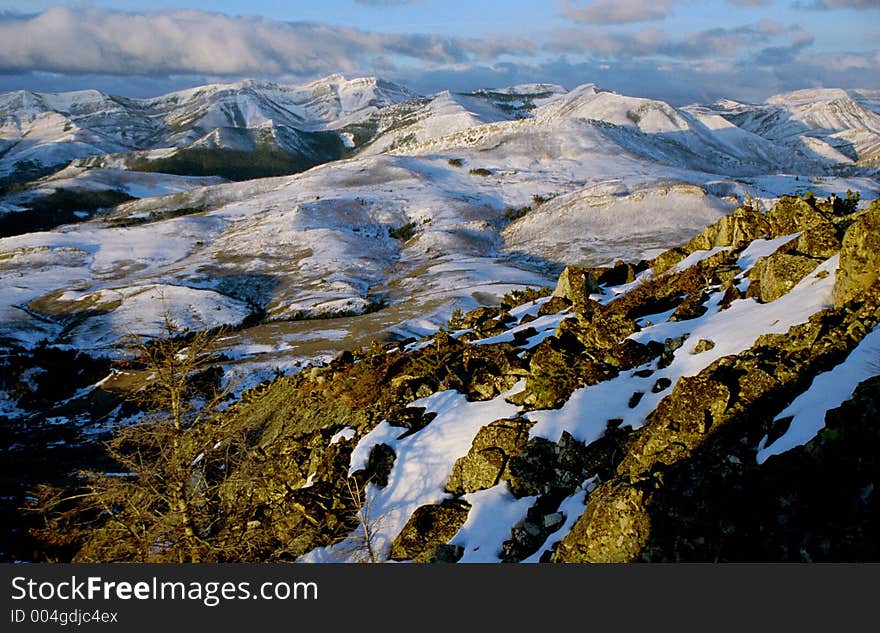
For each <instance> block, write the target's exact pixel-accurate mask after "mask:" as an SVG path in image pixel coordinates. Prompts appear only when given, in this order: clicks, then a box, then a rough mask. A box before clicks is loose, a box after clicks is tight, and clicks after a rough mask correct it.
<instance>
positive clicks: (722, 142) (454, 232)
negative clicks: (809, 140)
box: [0, 76, 880, 355]
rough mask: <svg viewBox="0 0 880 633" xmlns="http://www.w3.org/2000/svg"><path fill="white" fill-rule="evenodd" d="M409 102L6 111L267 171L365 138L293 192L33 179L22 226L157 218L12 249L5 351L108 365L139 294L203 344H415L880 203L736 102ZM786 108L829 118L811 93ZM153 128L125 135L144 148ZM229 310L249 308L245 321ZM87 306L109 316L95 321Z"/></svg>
mask: <svg viewBox="0 0 880 633" xmlns="http://www.w3.org/2000/svg"><path fill="white" fill-rule="evenodd" d="M822 95H824V93H821V94H820V96H822ZM410 96H411V95H409V94H408V93H407V92H406V91H405V90H404V89H401V88H397V87H395V86H393V85H391V84H387V83H386V82H382V81H380V80H375V79H363V80H352V81H345V80H343V79H342V78H341V77H338V76H337V77H331V78H329V79H327V80H323V81H320V82H315V83H313V84H309V85H307V86H304V87H302V86H301V87H296V88H282V87H278V86H272V85H268V84H262V83H255V82H245V83H242V84H235V85H232V86H207V87H204V88H199V89H193V90H189V91H182V92H178V93H174V94H172V95H167V96H165V97H161V98H159V99H154V100H146V101H138V102H131V101H118V100H113V99H111V98H108V97H105V96H103V95H100V94H99V93H77V94H74V95H67V96H65V97H64V98H62V97H60V96H50V97H48V98H46V97H40V96H39V95H36V96H34V95H30V96H29V95H28V94H27V93H16V95H15V96H14V98H13V97H10V96H9V95H7V96H6V101H5V103H7V104H9V103H11V102H12V101H16V104H17V106H16V107H18V108H19V111H20V112H19V114H18V115H16V116H17V117H18V118H17V119H15V120H16V121H19V122H20V125H22V126H24V125H26V122H27V121H28V120H36V119H39V118H40V116H43V115H42V114H39V112H43V111H44V110H46V109H47V108H49V107H50V106H51V107H54V108H55V109H56V110H59V111H61V110H63V111H64V112H66V113H67V115H66V116H69V117H70V120H80V119H82V120H87V121H91V123H89V129H90V130H94V129H97V128H98V126H97V124H96V123H94V121H96V120H97V121H102V120H103V119H102V117H101V116H98V115H97V114H95V112H98V111H101V112H104V111H106V112H107V113H108V114H107V115H106V116H111V115H112V116H123V114H121V113H123V112H131V111H132V109H133V108H140V109H141V111H149V112H159V113H160V115H156V116H155V117H154V118H151V119H149V121H150V122H151V123H150V124H151V125H157V126H158V129H162V130H165V131H166V133H167V131H168V130H169V129H170V127H175V129H177V131H175V132H173V133H171V136H174V138H176V139H178V140H179V141H180V142H181V143H186V144H187V145H186V147H187V148H188V150H187V151H191V152H193V151H201V152H203V153H202V154H200V156H202V157H210V156H211V152H213V151H214V150H215V149H216V148H227V149H228V148H234V149H235V150H236V151H240V152H242V153H243V154H244V155H247V156H258V154H255V152H258V149H259V147H260V146H261V145H260V144H261V143H262V142H263V141H262V140H261V139H262V138H263V137H264V136H272V138H273V139H274V141H273V142H274V143H275V144H276V146H281V145H283V146H284V147H287V148H293V149H296V148H299V149H300V150H302V151H306V150H308V149H309V148H310V147H312V146H311V145H309V144H308V143H307V142H304V144H301V145H298V144H297V143H298V142H299V141H300V140H301V139H302V138H304V137H303V136H301V135H311V134H332V135H336V136H337V137H339V135H345V134H349V135H350V136H349V137H346V138H348V140H349V142H350V146H351V157H350V158H348V159H345V160H338V161H332V162H329V163H326V164H323V165H320V166H317V167H315V168H312V169H310V170H308V171H306V172H304V173H299V174H296V175H292V176H284V177H279V178H270V179H257V180H251V181H247V182H241V183H229V184H217V181H216V180H215V181H210V180H205V179H199V178H180V177H177V176H175V177H170V176H169V177H168V178H167V179H165V180H163V179H162V178H160V177H158V176H156V175H153V176H150V175H148V174H144V173H141V172H138V171H127V170H126V168H127V167H130V160H131V157H132V155H133V154H132V153H131V152H128V153H117V154H103V155H99V156H96V157H92V158H88V159H82V160H79V161H77V162H76V163H75V164H74V165H71V166H69V167H67V168H65V169H64V170H62V171H60V172H58V173H57V174H56V175H54V176H52V177H48V178H45V179H43V180H41V181H37V182H35V183H34V184H33V186H32V188H31V189H29V190H27V191H25V192H23V193H17V194H15V195H14V196H11V197H8V198H7V200H8V201H11V202H7V205H10V206H9V208H10V209H11V208H15V209H18V213H21V214H26V213H28V211H27V205H28V204H29V203H28V198H27V196H29V195H36V194H37V193H39V194H40V195H43V194H42V193H40V192H43V193H47V192H51V191H53V190H54V189H56V188H63V189H72V190H84V191H87V192H89V191H97V190H99V187H104V188H105V190H106V189H110V190H120V191H122V192H124V193H125V194H126V195H129V196H134V197H139V198H143V199H142V200H139V201H133V202H129V203H125V204H121V205H119V206H118V207H117V208H116V209H115V210H114V211H112V212H111V213H109V214H106V213H105V214H99V215H98V216H96V217H95V218H94V219H92V220H90V221H87V222H82V223H80V224H77V225H70V226H67V227H63V228H61V229H59V230H56V231H51V232H45V233H27V234H23V235H18V236H16V237H9V238H7V239H4V240H0V252H4V253H11V254H12V255H10V258H11V259H10V260H9V261H10V262H13V263H12V264H10V265H9V266H6V267H4V268H3V269H2V270H0V277H2V278H3V280H4V284H6V287H7V288H8V291H7V292H5V293H4V295H3V297H2V299H0V333H2V335H3V336H5V337H8V338H9V339H10V340H12V341H16V342H18V343H20V344H26V345H33V344H34V343H36V342H37V341H39V340H41V339H44V338H45V339H48V340H49V341H57V342H59V343H64V344H72V345H74V346H76V347H79V346H87V347H89V348H92V349H93V351H94V352H95V353H111V352H112V350H113V348H114V347H115V346H116V345H118V344H119V343H120V342H121V341H122V339H123V338H124V333H126V332H129V331H140V332H141V333H144V334H149V333H150V332H152V331H153V330H154V329H155V327H154V326H156V324H157V323H159V321H157V320H156V319H157V318H158V316H160V313H161V311H160V310H158V308H157V310H155V311H152V312H151V311H149V310H147V311H143V310H140V309H139V310H129V309H127V308H126V307H125V304H126V303H127V302H129V301H132V300H135V299H136V298H137V297H140V296H141V295H140V294H138V293H136V292H135V293H133V292H132V289H133V288H143V287H149V288H154V289H155V288H163V287H172V286H173V287H175V288H177V290H175V291H174V292H173V293H172V292H168V293H166V298H165V300H166V302H167V304H168V307H169V308H171V309H173V310H183V311H186V310H188V308H187V306H189V305H199V306H202V305H203V304H204V309H203V308H202V307H200V308H199V309H198V310H197V312H198V314H199V315H201V316H200V318H204V319H205V322H204V325H205V326H206V327H213V326H216V325H221V324H222V323H223V322H224V321H223V319H224V318H226V317H230V315H233V314H235V315H237V316H236V318H235V319H233V321H234V322H238V321H241V320H243V319H245V317H247V318H248V319H249V320H251V321H252V320H253V319H260V320H262V321H263V322H264V323H272V324H279V323H286V324H291V323H297V324H299V323H300V322H301V320H302V319H313V318H319V317H338V318H339V320H337V321H336V322H335V323H336V327H335V328H334V329H336V330H337V335H339V336H341V337H342V338H343V339H344V340H346V341H348V342H349V343H353V342H354V340H355V339H357V341H358V342H360V341H362V340H364V339H368V338H369V337H370V336H372V335H375V334H376V333H377V332H379V331H382V332H383V333H388V332H392V333H394V334H395V335H399V336H408V335H410V334H420V333H423V332H424V331H426V330H430V329H431V327H436V324H437V323H438V322H440V321H442V320H443V319H445V318H446V317H448V314H449V313H450V312H451V310H452V308H453V307H454V306H456V305H459V306H461V307H474V306H475V305H478V304H479V303H481V302H483V301H487V300H495V299H497V298H498V297H499V296H500V295H501V294H503V293H504V292H507V291H508V290H510V289H511V287H515V286H519V287H522V286H525V285H529V284H532V285H534V284H537V285H541V284H542V283H543V282H544V281H545V280H546V279H547V278H548V275H550V276H552V275H554V274H556V273H557V272H558V270H559V269H560V268H561V267H562V266H564V265H566V264H578V265H598V264H602V263H606V262H608V261H609V260H611V259H613V258H625V259H631V260H635V261H637V260H638V259H640V258H645V257H648V256H649V255H650V254H651V253H652V252H655V251H657V250H658V249H663V248H666V247H668V246H669V245H670V244H672V243H676V242H678V241H681V240H683V239H686V238H687V237H688V235H689V234H690V233H691V232H693V231H696V230H697V229H698V228H699V227H701V226H703V225H705V224H707V223H710V222H712V221H713V220H714V219H715V218H717V217H718V216H719V215H722V214H724V213H726V212H728V211H730V210H731V209H732V208H733V207H734V206H735V205H736V204H737V202H738V201H740V200H742V199H743V198H744V197H745V196H753V197H756V198H763V199H768V200H772V199H774V198H776V197H778V196H779V195H782V194H797V193H805V192H806V191H807V190H812V191H813V192H814V193H815V194H816V195H817V196H830V195H832V194H837V193H842V192H845V191H846V190H847V189H852V190H854V191H860V192H861V193H862V195H863V199H864V200H868V199H870V198H872V197H875V196H876V194H877V191H878V189H880V185H878V182H877V180H876V176H875V172H874V171H872V170H871V168H869V167H865V166H858V165H852V164H848V167H847V170H848V172H840V173H839V166H840V165H839V164H838V163H833V162H829V161H827V160H825V159H823V160H818V159H815V158H805V157H803V156H797V155H796V153H795V152H792V151H791V150H790V149H787V146H786V145H785V143H784V142H782V141H779V139H782V138H783V136H781V135H767V133H766V131H764V134H765V136H761V135H759V134H758V133H757V132H759V131H762V130H763V128H762V129H758V128H757V127H756V128H755V129H756V130H757V131H750V130H747V129H745V128H743V127H738V126H736V125H735V124H734V123H731V122H730V120H729V119H730V118H733V115H731V114H730V113H731V112H739V113H740V114H738V115H737V116H742V117H743V120H746V121H752V120H754V118H748V117H747V116H746V115H745V114H743V112H746V111H748V112H752V113H753V114H754V112H755V110H754V108H753V107H752V106H745V105H742V104H736V103H733V102H725V103H720V104H715V105H714V106H711V107H706V108H696V107H691V108H686V109H676V108H673V107H672V106H670V105H668V104H666V103H663V102H660V101H655V100H649V99H641V98H634V97H629V96H625V95H619V94H617V93H613V92H607V91H601V90H598V89H597V88H596V87H595V86H594V85H585V86H582V87H579V88H577V89H575V90H572V91H570V92H565V91H564V90H563V89H561V88H559V87H557V86H551V85H526V86H516V87H512V88H508V89H496V90H484V91H477V92H473V93H469V94H455V93H451V92H441V93H439V94H437V95H434V96H433V97H431V98H408V97H410ZM823 98H824V97H823ZM782 99H783V98H782V97H779V98H776V99H774V100H771V101H773V102H774V103H777V102H781V100H782ZM789 102H791V103H803V102H810V103H812V102H811V101H810V100H809V99H808V98H807V96H806V95H800V96H798V97H797V98H794V97H788V98H787V101H786V103H789ZM25 103H27V104H29V105H28V106H27V108H25V105H24V104H25ZM822 103H827V99H826V100H825V101H821V102H820V103H819V105H821V104H822ZM39 104H41V105H39ZM132 104H134V105H132ZM9 107H10V111H12V110H15V108H13V107H12V106H9ZM762 107H766V108H770V107H771V106H769V105H768V106H762ZM772 107H773V108H777V106H772ZM816 107H819V106H818V105H817V106H816ZM25 110H27V112H28V113H30V114H27V113H25ZM740 111H742V112H740ZM53 112H54V111H53ZM864 112H865V113H866V114H865V117H863V118H864V120H865V121H868V122H870V120H871V118H870V117H871V116H873V115H872V114H871V113H870V112H869V111H864ZM183 113H186V117H189V118H186V117H184V114H183ZM26 114H27V115H26ZM53 116H61V115H60V114H57V113H56V114H53ZM749 116H751V115H749ZM29 117H30V118H29ZM77 117H79V118H77ZM273 117H274V118H273ZM13 118H14V117H13ZM9 120H10V121H11V120H12V119H11V118H10V119H9ZM855 120H856V119H841V122H840V123H839V125H843V124H844V123H845V122H847V121H848V122H850V123H852V124H853V125H855V123H854V121H855ZM859 120H861V119H859ZM157 121H158V123H157ZM169 122H171V123H169ZM236 122H238V123H239V124H240V125H238V126H236V125H232V124H234V123H236ZM172 123H173V125H172ZM293 124H296V125H298V126H299V128H294V127H292V126H293ZM9 125H12V123H9ZM16 125H18V124H16ZM147 128H148V126H147V125H146V124H145V125H143V126H141V127H140V128H137V129H138V130H140V131H139V132H138V133H137V134H135V132H131V133H130V134H128V135H127V136H125V138H126V139H129V140H130V139H132V138H135V137H136V136H138V134H141V135H142V136H140V137H138V138H145V137H146V136H147V133H146V131H145V130H146V129H147ZM209 128H210V129H209ZM120 129H122V128H120ZM208 129H209V131H207V132H205V130H208ZM300 130H302V131H300ZM286 131H291V132H290V134H289V135H286V133H287V132H286ZM203 132H204V133H203ZM780 134H781V133H780ZM770 136H772V138H770ZM163 138H166V140H167V138H171V137H170V136H168V137H163ZM786 138H787V137H786ZM115 142H117V145H115V146H114V147H116V148H118V147H119V146H120V145H121V144H122V141H120V140H119V139H116V141H115ZM785 142H788V141H785ZM62 145H63V144H62ZM49 146H52V143H47V147H49ZM147 152H148V153H149V160H150V161H152V163H153V165H156V164H167V161H171V160H176V159H179V155H177V154H176V152H178V149H177V148H174V147H172V148H164V149H154V150H147ZM248 152H251V154H248ZM135 155H136V154H135ZM8 157H9V155H7V158H8ZM144 160H146V159H144ZM254 160H255V159H253V158H251V159H248V162H253V161H254ZM163 161H166V163H163ZM850 162H851V161H850ZM835 174H837V175H835ZM34 192H36V193H34ZM163 193H164V194H166V195H157V194H163ZM16 196H17V197H16ZM12 205H17V206H12ZM87 215H88V214H86V215H84V216H83V217H87ZM65 217H68V216H65ZM64 221H65V222H69V221H71V220H70V219H65V220H64ZM19 232H20V231H19ZM7 234H8V235H9V234H12V232H8V233H7ZM21 275H26V279H27V282H26V283H22V282H21V281H19V279H20V276H21ZM180 289H191V290H192V297H189V296H188V295H187V292H186V291H184V290H180ZM108 293H110V294H108ZM114 293H115V294H114ZM111 296H112V297H114V298H113V299H109V298H108V297H111ZM230 299H231V300H233V301H235V302H239V303H238V304H236V305H238V306H239V308H237V309H236V310H228V309H227V308H228V305H229V300H230ZM83 302H87V303H89V304H95V305H98V306H101V308H100V309H96V310H92V311H89V312H87V313H82V312H81V311H80V310H78V309H77V306H81V305H84V303H83ZM211 306H213V311H212V308H211ZM71 315H77V316H76V318H75V319H74V320H73V321H71V318H72V317H71ZM221 317H223V318H221ZM271 327H272V328H276V329H277V328H278V327H281V326H279V325H272V326H271ZM284 327H285V328H288V329H293V330H297V331H299V330H300V329H302V328H304V327H306V326H302V325H286V326H284ZM97 332H100V333H101V334H100V335H98V334H96V333H97ZM263 335H264V332H263V331H262V330H254V331H253V332H251V333H247V334H241V335H239V336H238V338H239V339H240V347H239V351H240V353H241V354H244V355H249V352H244V351H241V350H252V349H258V345H260V344H261V343H259V342H258V341H259V340H260V339H261V337H262V336H263ZM325 342H326V341H325ZM340 345H341V343H340ZM255 346H256V347H255ZM329 347H330V348H336V347H337V344H336V343H333V344H331V345H330V346H329Z"/></svg>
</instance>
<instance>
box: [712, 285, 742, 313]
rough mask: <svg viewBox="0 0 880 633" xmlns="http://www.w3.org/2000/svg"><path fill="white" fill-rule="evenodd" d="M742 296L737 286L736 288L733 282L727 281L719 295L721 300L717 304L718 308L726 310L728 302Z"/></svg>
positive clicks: (728, 305)
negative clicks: (722, 292) (721, 293)
mask: <svg viewBox="0 0 880 633" xmlns="http://www.w3.org/2000/svg"><path fill="white" fill-rule="evenodd" d="M742 298H743V293H741V292H740V290H739V288H737V287H736V286H735V285H734V284H733V282H731V283H729V284H728V285H727V286H726V287H725V288H724V294H723V295H722V296H721V301H720V302H719V304H718V309H719V310H726V309H727V308H729V307H730V304H731V303H733V302H734V301H737V300H738V299H742Z"/></svg>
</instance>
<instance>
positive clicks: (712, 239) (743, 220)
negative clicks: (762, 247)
mask: <svg viewBox="0 0 880 633" xmlns="http://www.w3.org/2000/svg"><path fill="white" fill-rule="evenodd" d="M769 232H770V223H769V222H768V218H767V217H765V215H764V214H762V213H760V212H758V211H754V210H752V209H749V208H747V207H740V208H738V209H737V210H736V211H734V212H733V213H731V214H729V215H726V216H724V217H723V218H720V219H719V220H718V221H717V222H715V223H714V224H712V225H711V226H708V227H706V228H705V229H703V231H701V232H700V233H699V234H698V235H697V236H695V237H694V238H692V239H691V240H690V241H689V242H688V243H687V244H685V246H684V250H685V251H687V252H688V253H693V252H694V251H698V250H710V249H712V248H715V247H716V246H741V245H743V244H746V243H748V242H751V241H753V240H755V239H757V238H759V237H763V236H765V235H767V234H769Z"/></svg>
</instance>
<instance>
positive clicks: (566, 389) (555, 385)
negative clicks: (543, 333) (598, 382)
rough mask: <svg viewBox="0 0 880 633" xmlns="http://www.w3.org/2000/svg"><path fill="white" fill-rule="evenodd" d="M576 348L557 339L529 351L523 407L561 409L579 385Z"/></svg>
mask: <svg viewBox="0 0 880 633" xmlns="http://www.w3.org/2000/svg"><path fill="white" fill-rule="evenodd" d="M581 351H582V350H580V349H571V348H570V347H567V346H566V345H565V344H564V343H563V342H562V341H561V340H560V339H558V338H557V337H550V338H547V339H544V340H543V341H541V342H540V343H539V344H538V345H537V346H535V348H534V349H533V351H532V356H531V358H530V360H529V376H528V378H527V379H526V390H525V392H524V393H525V398H526V399H525V400H524V401H523V402H522V403H520V404H525V405H527V406H529V407H531V408H535V409H552V408H555V407H558V406H561V405H562V404H563V403H564V402H565V401H566V400H567V399H568V396H569V395H571V392H572V391H574V390H575V389H576V388H577V387H578V386H579V385H580V384H582V378H581V371H580V369H579V366H580V365H581V364H582V359H581V357H580V353H581Z"/></svg>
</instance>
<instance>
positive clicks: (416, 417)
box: [388, 407, 437, 435]
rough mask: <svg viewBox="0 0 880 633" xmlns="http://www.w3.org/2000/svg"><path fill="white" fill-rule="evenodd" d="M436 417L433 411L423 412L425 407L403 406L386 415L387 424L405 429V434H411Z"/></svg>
mask: <svg viewBox="0 0 880 633" xmlns="http://www.w3.org/2000/svg"><path fill="white" fill-rule="evenodd" d="M436 417H437V414H436V413H434V412H433V411H432V412H430V413H426V412H425V407H405V408H403V409H401V410H399V411H396V412H395V413H393V414H392V415H390V416H388V424H390V425H391V426H400V427H403V428H405V429H407V433H406V434H407V435H412V434H413V433H415V432H417V431H421V430H422V429H423V428H425V427H426V426H428V424H430V423H431V420H433V419H434V418H436Z"/></svg>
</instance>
